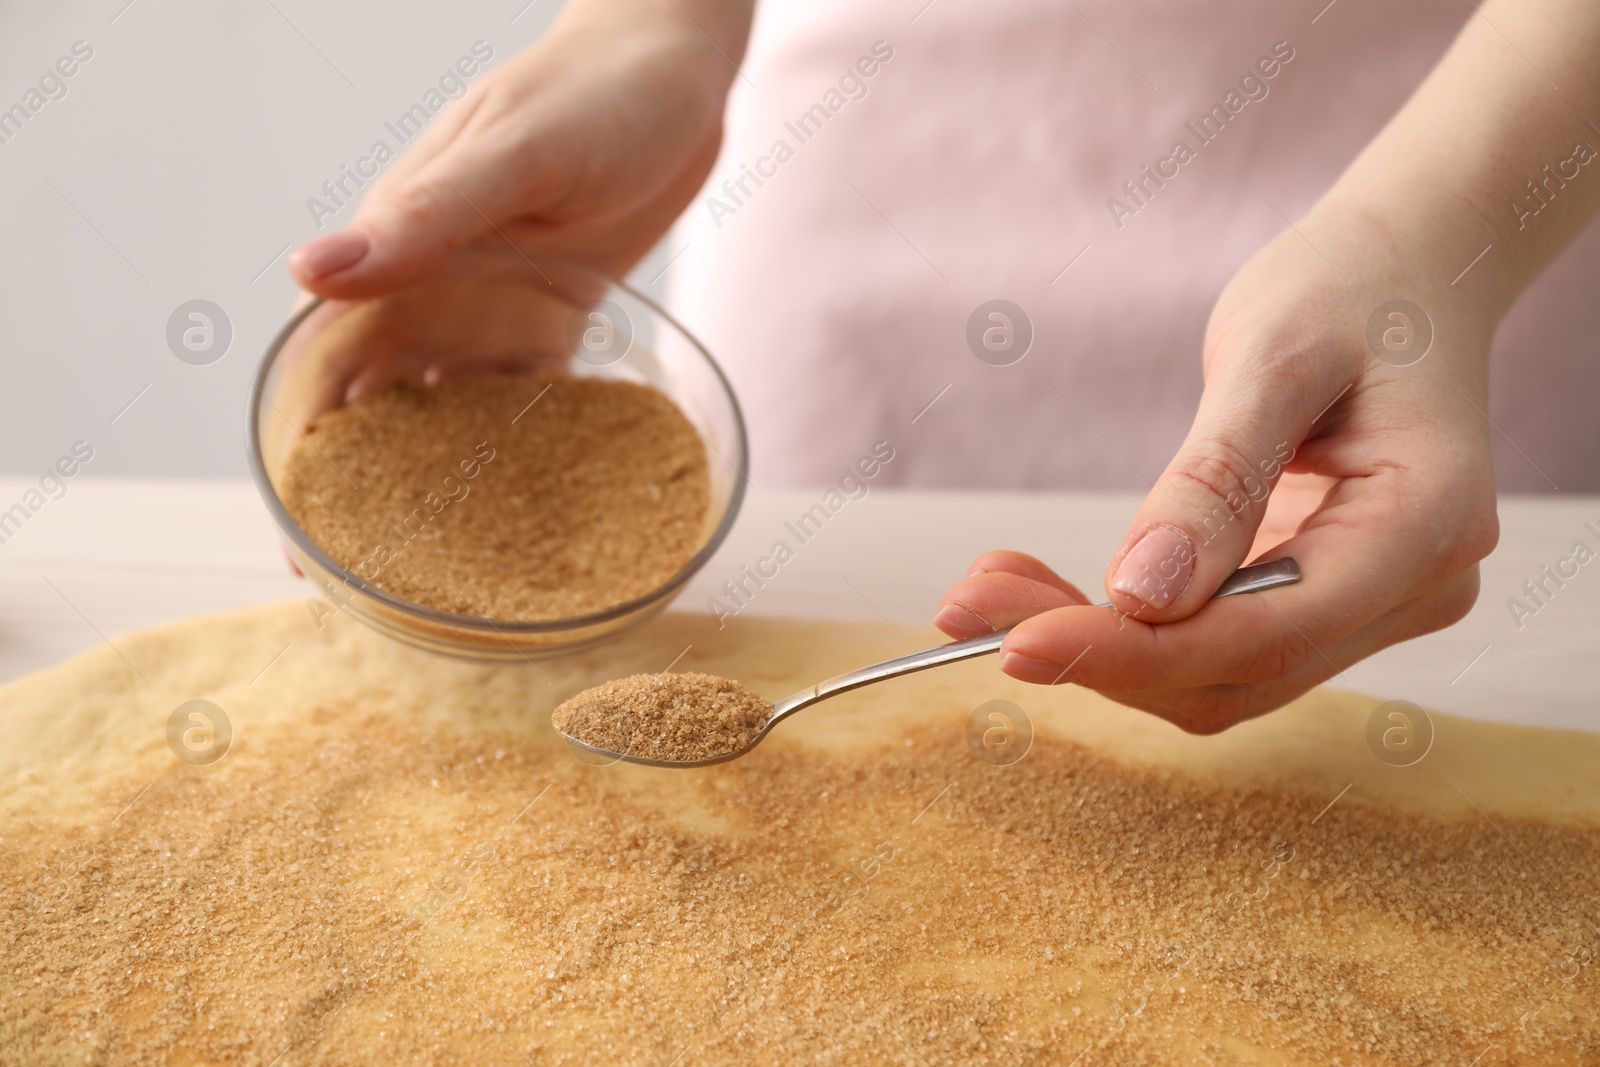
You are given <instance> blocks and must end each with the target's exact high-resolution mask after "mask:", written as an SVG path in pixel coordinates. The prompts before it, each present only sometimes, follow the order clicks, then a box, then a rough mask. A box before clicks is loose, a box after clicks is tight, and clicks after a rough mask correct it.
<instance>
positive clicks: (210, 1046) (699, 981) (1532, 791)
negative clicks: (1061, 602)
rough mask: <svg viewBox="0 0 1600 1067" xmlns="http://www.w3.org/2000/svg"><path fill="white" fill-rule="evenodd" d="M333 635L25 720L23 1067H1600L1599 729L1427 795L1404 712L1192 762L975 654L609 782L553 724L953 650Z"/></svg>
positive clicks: (754, 624) (186, 664)
mask: <svg viewBox="0 0 1600 1067" xmlns="http://www.w3.org/2000/svg"><path fill="white" fill-rule="evenodd" d="M324 622H325V625H324V626H323V628H321V629H319V628H318V626H317V625H316V624H315V622H314V621H313V616H312V614H311V613H310V612H309V611H308V610H307V609H306V607H305V605H303V604H299V603H294V604H280V605H272V606H268V607H263V608H259V609H254V610H250V611H244V612H238V613H232V614H227V615H220V616H214V617H209V618H203V619H194V620H189V621H186V622H182V623H179V624H175V625H171V626H167V627H163V628H160V629H156V630H151V631H147V632H144V633H140V634H135V635H132V636H129V637H126V638H119V639H117V642H116V647H115V648H113V647H101V648H99V649H97V650H95V651H92V652H89V653H86V654H84V655H82V656H79V657H77V658H75V659H73V660H71V661H69V662H67V663H64V664H62V665H60V666H58V667H55V668H52V669H50V670H47V671H43V672H41V673H39V674H36V675H33V676H31V677H28V678H26V679H23V680H21V681H19V682H16V683H14V684H12V685H10V686H8V687H6V688H5V689H3V690H0V724H3V725H4V728H5V736H6V739H7V741H6V744H5V745H3V746H0V828H3V830H0V833H3V837H0V915H3V916H4V919H3V922H0V973H3V974H5V975H6V976H7V977H6V980H5V981H4V982H3V983H0V1062H4V1063H30V1064H33V1063H55V1062H62V1063H64V1062H69V1061H70V1062H75V1063H82V1062H92V1063H93V1062H98V1063H108V1064H110V1063H124V1062H131V1063H147V1062H167V1063H254V1064H279V1065H281V1067H289V1065H292V1064H302V1063H350V1062H378V1061H393V1062H431V1063H457V1062H459V1063H471V1064H485V1063H507V1064H517V1063H526V1064H546V1063H580V1062H606V1063H621V1064H632V1063H639V1064H646V1063H651V1064H665V1063H669V1062H671V1063H678V1064H681V1065H683V1067H690V1065H693V1064H701V1063H748V1062H769V1063H784V1062H808V1063H809V1062H838V1063H856V1062H873V1063H907V1064H940V1063H991V1062H992V1063H1019V1064H1020V1063H1041V1062H1051V1063H1062V1064H1066V1063H1076V1064H1081V1065H1083V1067H1091V1065H1094V1064H1125V1063H1177V1062H1182V1063H1235V1062H1237V1063H1261V1064H1300V1063H1306V1064H1310V1063H1318V1064H1324V1063H1343V1064H1378V1063H1399V1062H1405V1063H1422V1062H1440V1063H1459V1064H1461V1065H1463V1067H1465V1065H1466V1064H1469V1063H1478V1064H1481V1065H1483V1067H1493V1065H1496V1064H1505V1063H1528V1064H1533V1063H1538V1064H1580V1063H1594V1062H1597V1061H1600V1008H1597V1005H1600V978H1597V974H1600V960H1597V959H1596V957H1597V955H1600V953H1597V951H1596V950H1597V949H1600V919H1597V915H1600V908H1597V905H1596V900H1597V898H1600V737H1596V736H1592V735H1587V734H1577V733H1558V732H1553V731H1538V730H1532V729H1526V728H1516V727H1508V726H1495V725H1487V724H1482V723H1474V722H1468V721H1465V720H1459V719H1455V718H1451V717H1449V716H1445V715H1434V716H1432V723H1433V727H1434V731H1435V739H1434V742H1433V747H1432V749H1431V750H1430V751H1429V752H1428V754H1427V755H1426V757H1424V758H1423V759H1422V760H1421V761H1420V762H1418V763H1416V764H1415V765H1413V766H1409V767H1395V766H1390V765H1388V764H1386V763H1384V762H1383V761H1381V760H1380V759H1378V758H1377V757H1376V756H1375V755H1374V754H1373V752H1372V751H1371V750H1370V749H1369V747H1368V742H1367V728H1368V719H1369V716H1370V715H1371V713H1372V711H1373V708H1374V705H1375V702H1373V701H1371V700H1368V699H1366V698H1361V697H1355V696H1351V695H1346V694H1340V693H1335V692H1327V691H1322V692H1317V693H1314V694H1311V695H1310V696H1308V697H1306V698H1305V699H1303V700H1301V701H1299V702H1298V703H1296V704H1295V705H1293V706H1291V707H1289V708H1287V709H1285V710H1284V711H1281V712H1278V713H1276V714H1274V715H1271V716H1268V717H1266V718H1263V719H1259V720H1256V721H1253V722H1249V723H1246V724H1244V725H1243V726H1240V727H1239V728H1237V729H1235V730H1233V731H1230V732H1228V733H1226V734H1223V735H1221V736H1218V737H1211V738H1196V737H1190V736H1187V735H1184V734H1182V733H1180V732H1178V731H1177V730H1175V729H1173V728H1172V727H1170V726H1168V725H1166V724H1165V723H1162V722H1159V721H1157V720H1155V719H1153V718H1150V717H1148V716H1144V715H1142V714H1139V713H1137V712H1132V711H1129V710H1127V709H1123V708H1120V707H1117V706H1115V705H1113V704H1110V703H1109V702H1106V701H1104V700H1101V699H1100V698H1098V697H1096V696H1095V695H1093V694H1089V693H1085V692H1083V691H1081V690H1078V689H1075V688H1073V687H1068V686H1063V687H1060V688H1058V689H1052V690H1046V689H1041V688H1035V687H1030V686H1026V685H1023V684H1021V683H1017V682H1013V681H1011V680H1009V679H1006V678H1004V677H1003V676H1001V675H1000V674H999V673H998V672H997V671H996V670H995V667H994V664H993V662H992V661H973V662H968V663H964V664H960V665H957V666H952V667H945V668H941V669H940V670H939V671H937V672H928V673H925V674H922V675H919V676H916V677H913V678H908V679H902V680H899V681H896V682H892V683H888V684H885V685H882V686H879V687H874V688H871V689H867V690H863V691H859V692H856V693H852V694H847V695H846V696H843V697H840V698H838V699H836V700H833V701H830V702H828V703H827V704H824V705H821V706H819V707H817V708H814V709H811V710H808V711H806V712H804V713H803V714H801V715H799V716H797V717H796V718H794V719H792V720H790V721H789V722H787V723H785V724H784V725H782V726H780V727H779V728H778V729H777V730H776V731H775V732H774V734H773V736H772V737H771V738H770V739H769V740H768V741H767V742H765V743H764V744H763V745H762V746H761V747H760V748H759V749H758V750H757V751H756V752H755V753H753V754H752V755H751V756H749V757H747V758H746V759H743V760H739V761H736V762H734V763H730V764H725V765H722V766H718V767H713V768H706V769H703V770H696V771H668V770H657V769H650V768H640V767H632V766H626V765H612V766H593V765H590V764H587V763H585V762H582V761H580V760H579V759H577V758H576V757H575V756H574V755H573V754H572V753H571V752H570V751H569V750H568V749H567V748H566V746H565V745H564V744H563V743H562V742H561V741H560V740H559V739H558V738H557V737H556V735H555V734H554V733H553V732H552V731H551V729H550V726H549V715H550V710H551V708H552V707H554V706H555V704H557V703H559V702H560V701H561V700H564V699H565V698H567V697H569V696H571V695H572V694H574V693H576V692H578V691H579V690H581V689H584V688H587V687H589V686H591V685H594V684H597V683H598V682H601V681H604V680H606V679H608V678H612V677H618V676H622V675H626V674H632V673H638V672H641V671H659V670H662V669H664V668H666V667H667V666H668V665H669V664H671V665H673V669H675V670H689V671H704V672H708V673H712V674H720V675H723V676H726V677H731V678H736V679H739V680H740V681H743V682H744V683H746V684H748V685H750V686H751V687H753V688H754V689H756V690H757V691H759V692H761V693H762V694H763V695H765V696H768V697H781V696H784V695H787V694H788V693H790V692H793V691H795V690H798V689H800V688H801V687H803V686H805V685H808V684H810V683H812V682H815V681H817V680H820V679H821V678H824V677H827V676H829V675H832V674H835V673H839V672H841V671H843V670H846V669H849V668H851V667H854V666H858V665H860V664H863V663H866V662H869V661H872V660H876V659H879V658H883V657H887V656H891V655H895V654H898V653H900V652H903V651H906V650H907V646H908V642H926V643H933V642H934V641H936V640H937V637H936V635H934V634H933V633H932V631H929V630H925V629H921V628H901V629H896V628H892V627H889V626H877V625H849V626H839V625H825V624H819V623H798V622H783V621H772V620H735V621H734V622H733V623H732V624H730V625H729V626H728V627H727V628H726V629H724V630H721V631H719V630H717V629H716V628H715V627H714V625H713V624H712V623H711V621H710V620H708V619H706V618H703V617H700V616H693V617H690V616H677V615H667V616H664V617H662V618H661V619H659V620H657V621H656V622H654V623H652V624H650V625H649V626H648V627H646V628H645V629H643V630H641V631H639V632H637V633H635V634H633V635H631V636H629V637H627V638H625V639H623V640H622V641H620V642H618V643H616V644H614V645H612V646H609V647H607V648H604V649H600V650H597V651H594V652H591V653H587V654H584V655H580V656H577V657H573V658H571V659H568V660H562V661H556V662H546V663H540V664H538V665H531V664H530V665H526V666H523V665H518V666H516V667H488V666H481V665H476V664H470V663H463V662H457V661H452V660H448V659H443V658H439V657H434V656H430V655H428V654H425V653H421V652H418V651H415V650H412V649H409V648H405V647H402V646H400V645H398V644H396V643H393V642H391V641H388V640H387V639H384V638H382V637H380V636H378V635H375V634H373V633H370V632H368V631H367V630H365V629H364V628H362V627H361V626H360V625H359V624H357V623H356V622H354V621H353V620H351V619H348V618H344V617H334V618H331V619H325V620H324ZM902 630H903V633H902ZM195 699H204V700H208V701H211V702H213V703H214V704H215V705H217V706H218V707H220V708H221V709H223V711H224V713H225V715H226V716H227V719H228V722H229V723H230V724H231V730H232V741H231V747H230V748H229V750H228V751H227V753H226V755H224V756H223V757H222V758H221V759H220V760H218V761H217V762H215V763H213V764H211V765H209V766H195V765H191V764H190V763H187V762H184V761H182V760H180V759H179V758H178V757H177V756H175V754H174V751H173V749H172V748H171V747H169V742H168V722H169V718H170V717H171V716H172V713H173V711H174V709H175V708H177V707H178V706H179V705H181V704H183V703H185V702H187V701H190V700H195ZM994 700H1005V701H1010V702H1012V703H1013V704H1015V705H1016V706H1017V707H1018V708H1020V709H1021V710H1022V715H1023V716H1025V722H1026V723H1027V724H1031V727H1032V730H1033V731H1034V734H1035V736H1034V739H1033V742H1032V747H1031V748H1030V749H1029V750H1028V751H1027V752H1026V754H1025V755H1024V756H1023V757H1022V758H1021V759H1020V760H1018V761H1017V762H1015V763H1013V764H1010V765H1008V766H995V765H992V764H991V763H989V762H986V761H984V760H982V759H980V758H978V757H977V756H976V755H975V754H974V753H973V751H972V749H971V747H970V746H969V742H968V734H969V726H968V724H969V718H971V717H972V715H973V712H974V709H977V708H979V707H980V706H981V705H984V704H986V703H987V702H989V701H994ZM1008 714H1012V717H1013V718H1016V716H1015V715H1014V714H1013V713H1008ZM978 721H979V726H978V727H977V733H978V734H979V735H981V733H982V731H983V730H984V729H986V728H987V726H986V725H985V724H988V723H993V722H999V721H1000V720H990V719H987V718H986V717H984V716H979V720H978ZM1010 725H1011V727H1012V728H1016V727H1019V726H1020V725H1022V724H1021V722H1012V723H1011V724H1010ZM1023 732H1024V733H1025V730H1024V731H1023ZM1013 736H1016V735H1013ZM1474 1057H1478V1059H1476V1060H1475V1059H1474Z"/></svg>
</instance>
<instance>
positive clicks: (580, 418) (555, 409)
mask: <svg viewBox="0 0 1600 1067" xmlns="http://www.w3.org/2000/svg"><path fill="white" fill-rule="evenodd" d="M709 484H710V482H709V472H708V467H707V462H706V454H705V446H704V445H703V444H702V443H701V441H700V438H699V436H698V434H697V433H696V432H695V429H694V427H693V425H691V424H690V422H689V421H688V419H686V418H684V416H683V413H682V412H680V411H679V410H678V409H677V408H676V407H675V406H674V405H673V403H672V402H671V401H670V400H668V399H667V398H666V396H664V395H663V394H662V393H660V392H659V391H657V390H656V389H653V388H651V387H649V386H645V385H638V384H635V383H632V382H622V381H611V380H602V379H597V378H568V377H561V378H526V377H523V378H464V379H460V380H455V381H447V382H444V383H442V384H440V385H437V386H434V387H431V388H427V389H417V388H413V387H410V386H403V385H402V386H397V387H395V388H392V389H387V390H384V391H382V392H379V393H375V394H372V395H369V396H366V397H363V398H362V399H360V400H357V401H355V402H354V403H352V404H349V405H347V406H346V407H342V408H339V409H337V410H335V411H332V412H329V413H328V414H326V415H324V416H323V417H322V419H321V420H320V421H319V422H318V423H317V424H316V426H315V427H313V428H312V430H311V432H310V433H309V434H307V435H306V437H305V438H304V439H303V440H302V441H300V442H299V444H298V445H297V446H296V448H295V450H294V452H293V454H292V455H291V456H290V458H289V462H288V465H287V468H286V470H285V472H284V478H283V484H282V487H281V492H282V499H283V503H284V506H285V507H286V508H287V509H288V510H289V513H290V514H291V515H292V516H294V519H295V521H296V522H297V523H299V524H300V526H301V528H302V529H304V530H305V532H306V533H307V534H309V535H310V536H311V539H312V540H313V541H315V542H316V543H317V544H318V545H319V546H321V547H322V549H323V550H324V551H325V552H327V553H328V555H329V556H331V557H332V558H333V559H334V560H336V561H337V562H338V563H340V564H341V565H342V566H344V567H346V568H347V569H349V570H351V571H353V572H355V574H356V575H357V576H358V577H360V578H362V579H364V580H366V581H370V582H372V583H373V584H375V585H377V586H378V587H379V588H381V589H383V590H384V591H385V592H388V593H391V594H393V595H394V596H397V597H400V598H402V599H405V600H409V601H412V602H413V603H417V604H422V605H424V606H427V607H431V608H436V609H438V610H440V611H448V612H453V613H455V614H462V615H474V616H483V617H488V618H492V619H502V620H508V621H529V622H531V621H539V620H549V619H558V618H566V617H570V616H574V615H583V614H588V613H592V612H596V611H601V610H604V609H605V608H609V607H612V606H615V605H617V604H621V603H623V602H625V601H628V600H631V599H633V598H635V597H640V596H644V595H646V594H648V593H651V592H653V591H654V590H656V589H658V588H659V587H660V586H661V585H663V584H664V583H665V582H666V581H667V580H668V579H669V578H671V577H672V576H673V575H674V574H675V573H677V571H678V570H679V569H680V568H681V567H682V566H683V565H684V564H685V563H686V562H688V560H689V558H690V557H691V556H692V555H694V553H695V552H696V551H697V550H698V549H699V548H700V545H701V544H702V543H704V540H705V535H706V516H707V509H708V506H709V500H710V489H709Z"/></svg>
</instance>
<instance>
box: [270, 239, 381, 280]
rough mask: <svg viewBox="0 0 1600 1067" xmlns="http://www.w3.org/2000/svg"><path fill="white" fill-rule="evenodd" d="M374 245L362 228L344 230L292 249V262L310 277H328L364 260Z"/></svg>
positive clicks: (296, 268)
mask: <svg viewBox="0 0 1600 1067" xmlns="http://www.w3.org/2000/svg"><path fill="white" fill-rule="evenodd" d="M371 247H372V245H371V242H369V241H368V240H367V235H366V234H364V233H362V232H361V231H360V230H340V231H339V232H338V233H330V234H328V235H327V236H326V237H318V238H316V239H315V240H313V241H308V242H306V243H305V244H303V245H301V246H300V247H299V248H297V249H295V250H294V251H293V252H290V253H289V266H290V267H292V268H293V269H294V270H295V272H296V273H298V274H301V275H303V276H305V277H308V278H325V277H327V276H328V275H330V274H336V273H338V272H339V271H341V270H346V269H348V268H350V267H353V266H355V265H356V264H357V263H360V262H361V260H362V259H363V258H364V257H365V256H366V254H367V251H368V249H370V248H371Z"/></svg>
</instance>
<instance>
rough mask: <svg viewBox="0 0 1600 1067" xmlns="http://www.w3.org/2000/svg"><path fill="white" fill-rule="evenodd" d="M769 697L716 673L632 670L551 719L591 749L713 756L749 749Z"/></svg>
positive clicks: (679, 758) (684, 758)
mask: <svg viewBox="0 0 1600 1067" xmlns="http://www.w3.org/2000/svg"><path fill="white" fill-rule="evenodd" d="M771 714H772V703H771V701H768V700H766V699H764V698H762V697H761V696H760V695H759V694H757V693H754V692H751V691H750V690H749V689H746V688H745V687H744V686H742V685H740V684H739V683H738V682H732V681H729V680H728V679H726V678H718V677H717V676H716V675H712V674H695V673H684V674H635V675H632V676H631V677H628V678H618V679H617V680H615V681H611V682H606V683H605V684H604V685H597V686H595V687H594V688H593V689H585V690H584V691H583V692H581V693H579V694H578V695H577V696H575V697H573V698H572V699H571V700H568V701H567V702H566V703H564V704H562V705H561V706H560V707H558V708H556V710H555V712H554V713H553V714H552V715H551V716H550V725H552V726H554V727H555V728H556V729H557V730H560V731H561V732H562V733H564V734H566V735H567V736H568V737H571V738H574V739H575V740H578V741H582V742H583V743H584V744H586V745H589V746H591V747H593V748H598V749H604V750H605V751H607V752H616V753H621V754H626V755H631V756H643V757H645V758H646V759H658V760H669V761H672V762H675V763H677V762H689V761H694V760H708V759H716V758H717V757H718V756H728V755H732V754H733V753H736V752H742V751H744V750H745V749H746V748H749V747H750V742H752V741H754V740H755V737H756V735H757V734H759V733H760V732H761V728H762V727H763V726H765V725H766V723H767V717H768V716H769V715H771Z"/></svg>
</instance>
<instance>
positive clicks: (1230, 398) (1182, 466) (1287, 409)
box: [1106, 378, 1310, 622]
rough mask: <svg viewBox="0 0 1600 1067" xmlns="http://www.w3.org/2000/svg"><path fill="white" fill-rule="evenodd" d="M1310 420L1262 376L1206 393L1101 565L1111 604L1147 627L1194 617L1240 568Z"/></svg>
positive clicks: (1223, 385)
mask: <svg viewBox="0 0 1600 1067" xmlns="http://www.w3.org/2000/svg"><path fill="white" fill-rule="evenodd" d="M1309 422H1310V419H1309V417H1307V416H1305V415H1303V414H1302V412H1301V410H1300V406H1299V405H1296V404H1286V403H1285V402H1284V399H1283V398H1282V397H1273V396H1270V395H1268V392H1267V390H1266V388H1265V387H1264V383H1262V382H1261V381H1260V380H1259V379H1257V380H1255V381H1245V380H1241V379H1239V378H1236V379H1235V380H1234V381H1233V382H1231V383H1226V384H1221V385H1219V387H1217V388H1208V389H1207V390H1206V394H1205V396H1203V397H1202V398H1201V402H1200V410H1199V412H1198V413H1197V415H1196V416H1195V423H1194V426H1193V428H1192V429H1191V430H1190V431H1189V436H1188V437H1187V438H1186V439H1185V440H1184V443H1183V447H1182V448H1180V449H1179V450H1178V454H1177V456H1176V457H1175V458H1174V459H1173V460H1172V462H1171V463H1170V464H1169V465H1168V466H1167V469H1166V470H1165V471H1164V472H1162V475H1161V479H1160V481H1158V482H1157V483H1156V484H1155V486H1154V487H1153V488H1152V489H1151V490H1150V493H1149V495H1148V496H1146V497H1145V500H1144V504H1143V505H1142V506H1141V507H1140V508H1139V513H1138V515H1137V516H1135V518H1134V520H1133V523H1132V524H1131V525H1130V527H1129V529H1128V533H1127V536H1126V537H1124V538H1123V542H1122V547H1121V548H1120V549H1119V550H1118V551H1117V554H1116V555H1115V556H1114V557H1113V558H1112V561H1111V565H1110V567H1109V568H1107V573H1106V590H1107V592H1108V594H1109V596H1110V598H1111V603H1112V605H1113V606H1114V607H1116V608H1117V610H1119V611H1122V612H1124V613H1126V614H1128V615H1131V616H1134V617H1135V618H1138V619H1140V620H1141V621H1145V622H1170V621H1173V620H1176V619H1181V618H1185V617H1187V616H1189V615H1192V614H1193V613H1194V612H1195V611H1197V610H1199V608H1200V607H1201V605H1203V604H1204V603H1205V602H1206V601H1207V600H1209V599H1210V598H1211V595H1212V594H1213V593H1215V592H1216V591H1217V588H1218V587H1219V586H1220V585H1221V584H1222V582H1223V580H1224V579H1226V578H1227V577H1228V575H1230V574H1232V573H1233V572H1234V571H1236V570H1238V569H1239V566H1240V565H1241V564H1243V563H1244V562H1245V558H1246V556H1247V555H1248V554H1249V552H1250V546H1251V544H1252V543H1253V542H1254V541H1255V536H1256V529H1257V527H1259V526H1260V525H1261V520H1262V517H1263V516H1264V515H1265V513H1266V508H1267V497H1268V496H1269V495H1270V494H1271V492H1272V487H1273V485H1274V483H1275V482H1276V481H1277V479H1278V477H1279V475H1281V474H1282V473H1283V469H1284V467H1285V466H1286V465H1287V464H1288V463H1289V461H1290V460H1291V459H1293V458H1294V454H1295V449H1296V447H1297V446H1298V444H1299V443H1300V442H1301V441H1302V440H1303V439H1304V436H1305V434H1306V432H1307V430H1308V424H1309Z"/></svg>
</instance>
